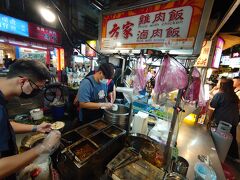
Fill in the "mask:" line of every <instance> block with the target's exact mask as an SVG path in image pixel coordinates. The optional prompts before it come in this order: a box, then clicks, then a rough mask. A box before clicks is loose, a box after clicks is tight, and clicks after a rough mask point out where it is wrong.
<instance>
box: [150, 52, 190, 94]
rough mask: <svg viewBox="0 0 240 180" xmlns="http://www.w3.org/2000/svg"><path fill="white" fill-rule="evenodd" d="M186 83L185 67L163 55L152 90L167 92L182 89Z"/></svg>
mask: <svg viewBox="0 0 240 180" xmlns="http://www.w3.org/2000/svg"><path fill="white" fill-rule="evenodd" d="M187 83H188V76H187V72H186V70H185V68H184V67H183V66H182V65H181V64H180V63H178V62H176V61H175V60H171V59H170V57H169V56H165V57H164V60H163V63H162V67H161V70H160V73H158V75H157V79H156V83H155V88H154V92H155V93H160V94H162V93H169V92H171V91H174V90H176V89H184V88H185V87H186V86H187Z"/></svg>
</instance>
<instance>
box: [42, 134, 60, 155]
mask: <svg viewBox="0 0 240 180" xmlns="http://www.w3.org/2000/svg"><path fill="white" fill-rule="evenodd" d="M60 138H61V133H60V131H57V130H53V131H51V132H50V133H49V134H48V135H47V137H46V138H45V139H44V140H43V142H42V144H40V145H39V151H40V153H46V152H47V153H50V154H51V153H53V152H54V151H55V150H56V149H57V148H58V146H59V144H60Z"/></svg>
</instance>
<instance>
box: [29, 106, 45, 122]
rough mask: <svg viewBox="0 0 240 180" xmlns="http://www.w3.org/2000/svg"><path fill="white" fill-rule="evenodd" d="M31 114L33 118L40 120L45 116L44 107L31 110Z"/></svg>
mask: <svg viewBox="0 0 240 180" xmlns="http://www.w3.org/2000/svg"><path fill="white" fill-rule="evenodd" d="M30 114H31V116H32V118H33V120H40V119H42V118H43V110H42V109H39V108H38V109H33V110H31V111H30Z"/></svg>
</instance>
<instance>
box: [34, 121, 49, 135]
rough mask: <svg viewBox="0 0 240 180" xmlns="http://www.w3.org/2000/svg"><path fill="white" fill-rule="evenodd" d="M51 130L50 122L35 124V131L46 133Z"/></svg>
mask: <svg viewBox="0 0 240 180" xmlns="http://www.w3.org/2000/svg"><path fill="white" fill-rule="evenodd" d="M51 130H52V129H51V124H50V123H46V122H43V123H42V124H40V125H38V126H37V132H41V133H48V132H50V131H51Z"/></svg>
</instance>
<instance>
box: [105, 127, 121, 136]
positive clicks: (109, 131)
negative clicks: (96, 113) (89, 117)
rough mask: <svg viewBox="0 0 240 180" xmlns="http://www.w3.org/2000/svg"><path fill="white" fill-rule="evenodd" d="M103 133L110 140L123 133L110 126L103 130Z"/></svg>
mask: <svg viewBox="0 0 240 180" xmlns="http://www.w3.org/2000/svg"><path fill="white" fill-rule="evenodd" d="M104 132H105V133H106V134H107V135H109V136H110V137H112V138H115V137H117V136H119V135H120V134H122V133H124V131H122V130H121V129H119V128H118V127H116V126H110V127H109V128H107V129H105V130H104Z"/></svg>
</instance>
